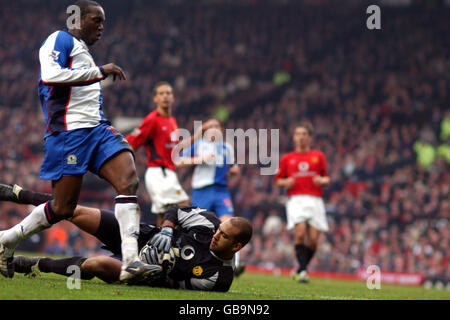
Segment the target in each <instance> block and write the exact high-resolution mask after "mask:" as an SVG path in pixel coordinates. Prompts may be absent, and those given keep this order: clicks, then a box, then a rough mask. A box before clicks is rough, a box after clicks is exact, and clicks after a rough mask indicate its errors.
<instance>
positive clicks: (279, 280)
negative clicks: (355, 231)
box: [0, 273, 450, 300]
mask: <svg viewBox="0 0 450 320" xmlns="http://www.w3.org/2000/svg"><path fill="white" fill-rule="evenodd" d="M116 299H117V300H147V299H149V300H359V299H364V300H365V299H369V300H372V299H375V300H380V299H381V300H427V299H431V300H450V291H449V290H445V289H444V290H437V289H425V288H422V287H411V286H400V285H387V284H381V288H380V289H379V290H377V289H373V290H369V289H368V288H367V287H366V284H365V282H355V281H338V280H328V279H317V278H312V279H311V282H310V283H308V284H299V283H297V282H295V281H294V280H292V279H291V278H290V277H286V276H275V275H273V276H272V275H261V274H250V273H244V274H243V275H242V276H240V277H238V278H235V280H234V282H233V285H232V287H231V289H230V291H229V292H227V293H217V292H201V291H184V290H175V289H162V288H151V287H141V286H127V285H111V284H106V283H104V282H102V281H101V280H99V279H97V278H95V279H92V280H90V281H87V280H82V281H81V286H80V289H68V287H67V278H65V277H63V276H59V275H54V274H45V273H41V275H40V276H38V277H35V278H28V277H26V276H24V275H23V274H16V275H15V276H14V278H12V279H6V278H3V277H0V300H116Z"/></svg>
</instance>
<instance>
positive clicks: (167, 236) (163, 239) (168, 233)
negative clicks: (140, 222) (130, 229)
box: [150, 227, 173, 253]
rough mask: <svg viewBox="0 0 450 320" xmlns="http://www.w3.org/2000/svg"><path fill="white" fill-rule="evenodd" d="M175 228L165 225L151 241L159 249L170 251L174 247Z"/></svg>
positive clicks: (165, 251)
mask: <svg viewBox="0 0 450 320" xmlns="http://www.w3.org/2000/svg"><path fill="white" fill-rule="evenodd" d="M172 238H173V228H171V227H163V228H162V229H161V231H160V232H159V233H157V234H155V235H154V236H153V238H152V240H150V243H151V244H152V245H154V246H155V247H156V248H157V249H158V251H160V252H164V253H169V252H170V248H171V247H172Z"/></svg>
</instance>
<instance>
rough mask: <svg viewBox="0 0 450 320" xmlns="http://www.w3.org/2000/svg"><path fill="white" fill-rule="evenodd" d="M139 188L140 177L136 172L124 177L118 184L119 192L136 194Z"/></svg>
mask: <svg viewBox="0 0 450 320" xmlns="http://www.w3.org/2000/svg"><path fill="white" fill-rule="evenodd" d="M138 188H139V178H138V176H137V175H136V173H134V174H131V175H129V176H127V177H124V179H123V180H122V181H121V183H120V185H119V186H118V188H117V189H118V190H117V191H118V193H119V194H127V195H134V194H136V193H137V190H138Z"/></svg>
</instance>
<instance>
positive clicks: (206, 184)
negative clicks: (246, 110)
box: [176, 119, 240, 221]
mask: <svg viewBox="0 0 450 320" xmlns="http://www.w3.org/2000/svg"><path fill="white" fill-rule="evenodd" d="M208 121H209V123H210V125H209V126H208V130H207V131H205V134H204V137H203V138H201V139H198V140H197V141H195V142H194V143H193V144H192V145H191V146H190V148H189V149H188V148H186V149H184V151H183V154H182V157H181V158H180V159H179V161H178V162H177V163H176V165H177V167H188V166H195V169H194V173H193V176H192V196H191V204H192V205H194V206H198V207H201V208H205V209H207V210H211V211H214V212H215V213H216V215H217V216H218V217H219V218H220V220H221V221H225V220H227V219H229V218H231V217H232V216H234V210H233V204H232V201H231V195H230V192H229V191H228V187H227V177H228V175H237V174H239V171H240V170H239V167H238V166H237V165H236V164H234V151H233V149H232V147H231V146H230V145H229V144H228V143H225V142H223V132H222V126H221V124H220V122H219V121H218V120H217V119H210V120H208Z"/></svg>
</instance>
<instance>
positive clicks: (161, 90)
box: [126, 82, 189, 226]
mask: <svg viewBox="0 0 450 320" xmlns="http://www.w3.org/2000/svg"><path fill="white" fill-rule="evenodd" d="M153 102H154V103H155V104H156V110H154V111H152V112H150V114H148V115H147V116H146V117H145V118H144V120H143V121H142V123H141V125H140V126H139V127H138V128H136V129H135V130H134V131H133V132H132V133H131V134H129V135H128V136H127V137H126V139H127V141H128V143H129V144H130V145H131V146H132V147H133V149H134V150H137V149H138V148H139V147H141V146H142V145H145V152H146V154H147V167H148V168H147V171H146V172H145V186H146V188H147V191H148V193H149V195H150V197H151V199H152V209H151V210H152V212H153V213H154V214H157V215H158V217H157V226H160V225H161V223H162V219H163V215H164V212H165V210H166V207H167V206H169V205H173V204H180V205H188V203H189V201H188V200H189V197H188V195H187V194H186V192H185V191H184V190H183V188H182V187H181V185H180V182H179V181H178V177H177V174H176V172H175V165H174V163H173V161H172V150H173V148H174V147H175V145H177V144H178V134H177V128H178V126H177V121H176V120H175V118H174V117H173V116H172V105H173V103H174V95H173V89H172V86H171V85H170V84H169V83H167V82H159V83H157V84H156V85H155V88H154V90H153Z"/></svg>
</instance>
